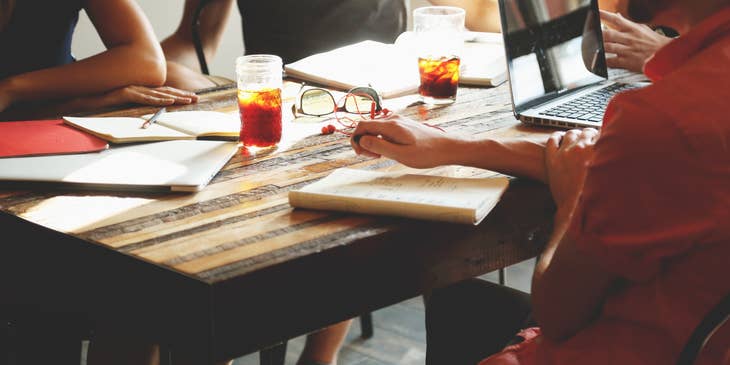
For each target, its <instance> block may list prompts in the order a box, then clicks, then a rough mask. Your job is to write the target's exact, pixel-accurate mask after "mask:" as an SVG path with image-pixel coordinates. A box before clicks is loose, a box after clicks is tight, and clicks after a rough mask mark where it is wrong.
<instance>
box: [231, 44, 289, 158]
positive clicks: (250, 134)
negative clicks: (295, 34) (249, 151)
mask: <svg viewBox="0 0 730 365" xmlns="http://www.w3.org/2000/svg"><path fill="white" fill-rule="evenodd" d="M236 77H237V81H238V110H239V112H240V115H241V142H242V143H243V145H244V146H246V147H271V146H275V145H277V144H278V143H279V141H281V128H282V123H281V88H282V61H281V58H280V57H279V56H274V55H249V56H242V57H239V58H238V59H236Z"/></svg>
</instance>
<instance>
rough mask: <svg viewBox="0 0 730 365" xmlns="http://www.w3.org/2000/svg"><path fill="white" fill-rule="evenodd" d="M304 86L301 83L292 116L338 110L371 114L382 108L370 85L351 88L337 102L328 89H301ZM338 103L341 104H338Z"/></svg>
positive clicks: (319, 114) (318, 114) (313, 115)
mask: <svg viewBox="0 0 730 365" xmlns="http://www.w3.org/2000/svg"><path fill="white" fill-rule="evenodd" d="M304 86H305V85H304V84H302V88H301V89H300V92H299V98H298V99H297V102H296V103H294V105H292V113H293V114H294V117H298V116H299V115H307V116H312V117H323V116H326V115H330V114H335V115H336V113H338V112H346V113H351V114H373V113H379V112H380V111H382V110H383V108H382V106H381V104H380V96H379V95H378V92H377V91H376V90H375V89H373V88H372V87H368V86H363V87H356V88H352V89H350V90H349V91H348V92H347V94H345V96H343V97H342V98H340V100H339V102H336V101H335V97H334V95H332V93H331V92H330V91H329V90H326V89H322V88H317V87H315V88H310V89H307V90H304V91H301V90H303V89H304ZM343 99H344V103H343ZM340 104H343V105H342V106H340Z"/></svg>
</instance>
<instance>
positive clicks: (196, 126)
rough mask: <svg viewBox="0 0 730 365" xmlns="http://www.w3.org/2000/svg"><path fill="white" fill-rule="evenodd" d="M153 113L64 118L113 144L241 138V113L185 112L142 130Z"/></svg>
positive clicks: (68, 122)
mask: <svg viewBox="0 0 730 365" xmlns="http://www.w3.org/2000/svg"><path fill="white" fill-rule="evenodd" d="M149 117H150V116H149V115H146V116H143V117H141V118H132V117H100V118H86V117H63V119H64V121H65V122H66V123H67V124H68V125H71V126H73V127H76V128H78V129H80V130H83V131H86V132H88V133H91V134H93V135H95V136H97V137H99V138H103V139H105V140H107V141H109V142H112V143H131V142H150V141H166V140H179V139H221V140H235V139H236V138H238V135H239V132H240V129H241V121H240V119H239V117H238V115H237V114H226V113H221V112H214V111H197V110H195V111H181V112H169V113H164V114H162V115H160V117H159V118H158V119H157V122H156V123H153V124H151V125H150V126H149V127H148V128H145V129H142V128H141V126H142V124H143V123H144V122H145V121H146V120H147V118H149Z"/></svg>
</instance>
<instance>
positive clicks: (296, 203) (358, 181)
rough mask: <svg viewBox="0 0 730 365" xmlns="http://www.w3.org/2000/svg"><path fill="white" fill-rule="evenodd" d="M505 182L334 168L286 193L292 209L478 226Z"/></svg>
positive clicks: (502, 191)
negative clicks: (376, 215)
mask: <svg viewBox="0 0 730 365" xmlns="http://www.w3.org/2000/svg"><path fill="white" fill-rule="evenodd" d="M508 185H509V179H507V178H505V177H498V178H455V177H444V176H432V175H418V174H403V173H384V172H378V171H364V170H353V169H347V168H341V169H337V170H335V171H334V172H332V173H331V174H330V175H329V176H327V177H325V178H324V179H322V180H319V181H317V182H315V183H313V184H310V185H307V186H305V187H303V188H301V189H299V190H293V191H290V192H289V204H290V205H291V206H293V207H299V208H309V209H320V210H337V211H345V212H353V213H365V214H378V215H392V216H401V217H408V218H416V219H426V220H435V221H444V222H453V223H463V224H475V225H476V224H479V223H480V222H481V221H482V220H483V219H484V217H486V216H487V214H488V213H489V212H490V211H491V210H492V208H494V206H495V205H496V204H497V203H498V202H499V199H500V197H501V196H502V194H503V193H504V192H505V190H506V189H507V186H508Z"/></svg>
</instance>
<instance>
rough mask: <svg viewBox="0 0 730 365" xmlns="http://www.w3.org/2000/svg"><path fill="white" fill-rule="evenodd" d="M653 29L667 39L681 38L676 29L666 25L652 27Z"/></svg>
mask: <svg viewBox="0 0 730 365" xmlns="http://www.w3.org/2000/svg"><path fill="white" fill-rule="evenodd" d="M651 29H652V30H653V31H655V32H657V33H659V34H661V35H663V36H665V37H669V38H677V37H679V32H677V30H676V29H674V28H670V27H667V26H664V25H655V26H652V27H651Z"/></svg>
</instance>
